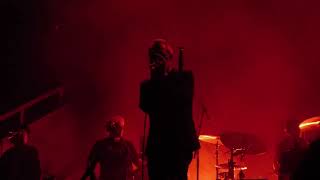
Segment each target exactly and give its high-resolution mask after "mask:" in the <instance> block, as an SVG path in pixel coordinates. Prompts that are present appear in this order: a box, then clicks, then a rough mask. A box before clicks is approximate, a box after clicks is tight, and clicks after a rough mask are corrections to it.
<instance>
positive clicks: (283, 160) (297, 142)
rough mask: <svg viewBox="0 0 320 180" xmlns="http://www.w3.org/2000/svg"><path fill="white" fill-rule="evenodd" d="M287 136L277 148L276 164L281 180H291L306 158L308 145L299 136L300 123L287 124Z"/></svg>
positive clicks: (292, 121) (294, 121)
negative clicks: (302, 160) (304, 157)
mask: <svg viewBox="0 0 320 180" xmlns="http://www.w3.org/2000/svg"><path fill="white" fill-rule="evenodd" d="M284 130H285V136H284V137H283V139H282V140H281V142H280V143H279V144H278V146H277V151H276V162H275V164H274V166H275V168H276V170H277V173H278V179H279V180H290V179H291V178H292V174H293V173H294V172H295V170H296V169H297V167H298V165H299V163H300V161H301V159H302V158H303V156H304V153H305V150H306V149H307V147H308V145H307V143H306V142H305V141H304V139H302V138H301V137H300V136H299V134H300V130H299V122H298V121H296V120H290V121H288V122H287V124H286V128H285V129H284Z"/></svg>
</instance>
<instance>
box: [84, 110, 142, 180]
mask: <svg viewBox="0 0 320 180" xmlns="http://www.w3.org/2000/svg"><path fill="white" fill-rule="evenodd" d="M124 125H125V120H124V118H122V117H121V116H114V117H112V118H111V120H110V121H108V122H107V124H106V130H107V132H108V136H107V137H106V138H104V139H102V140H99V141H97V142H96V143H95V145H94V146H93V148H92V150H91V152H90V155H89V160H88V166H87V170H86V172H85V173H84V175H83V176H82V179H83V180H84V179H86V178H87V177H88V176H90V178H91V179H96V177H95V174H94V169H95V167H96V165H97V163H99V164H100V178H99V179H100V180H129V179H132V178H133V176H134V173H135V171H137V169H138V154H137V152H136V149H135V148H134V146H133V144H132V143H131V142H130V141H128V140H126V139H124V138H123V137H122V134H123V128H124Z"/></svg>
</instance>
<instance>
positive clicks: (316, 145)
mask: <svg viewBox="0 0 320 180" xmlns="http://www.w3.org/2000/svg"><path fill="white" fill-rule="evenodd" d="M319 162H320V139H319V140H316V141H314V142H313V143H311V144H310V146H309V148H308V150H307V151H306V153H305V155H304V157H303V158H302V160H301V161H300V163H299V165H298V167H297V169H296V171H295V172H294V174H293V177H292V180H309V179H310V180H311V179H312V180H313V179H314V180H316V179H320V171H319V169H320V164H319Z"/></svg>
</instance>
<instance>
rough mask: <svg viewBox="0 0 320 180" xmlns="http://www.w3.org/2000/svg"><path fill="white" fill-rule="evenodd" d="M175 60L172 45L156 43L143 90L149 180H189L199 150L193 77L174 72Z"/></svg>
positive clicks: (164, 41)
mask: <svg viewBox="0 0 320 180" xmlns="http://www.w3.org/2000/svg"><path fill="white" fill-rule="evenodd" d="M172 57H173V49H172V47H171V46H170V45H169V43H168V42H167V41H166V40H163V39H158V40H155V41H154V43H153V45H152V47H151V48H150V49H149V60H150V69H151V78H150V79H148V80H145V81H143V82H142V84H141V87H140V108H141V109H142V110H143V111H144V112H145V113H147V114H148V115H149V120H150V129H149V135H148V139H147V147H146V156H147V158H148V174H149V179H150V180H158V179H159V180H172V179H175V180H186V179H187V172H188V167H189V164H190V162H191V160H192V153H193V152H194V151H195V150H197V149H199V148H200V145H199V141H198V138H197V135H196V131H195V127H194V122H193V118H192V101H193V89H194V80H193V75H192V72H190V71H179V72H178V71H176V70H174V69H173V67H172V65H173V60H172Z"/></svg>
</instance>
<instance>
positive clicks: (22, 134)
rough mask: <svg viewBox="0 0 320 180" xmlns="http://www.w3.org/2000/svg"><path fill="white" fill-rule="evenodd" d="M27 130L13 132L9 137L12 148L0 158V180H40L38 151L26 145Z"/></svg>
mask: <svg viewBox="0 0 320 180" xmlns="http://www.w3.org/2000/svg"><path fill="white" fill-rule="evenodd" d="M28 135H29V130H28V128H24V129H21V130H19V131H18V132H15V133H13V134H12V136H11V137H10V141H11V143H12V144H13V147H12V148H10V149H8V150H7V151H6V152H5V153H4V154H3V155H2V156H1V158H0V179H1V180H40V178H41V168H40V161H39V158H38V151H37V149H36V148H35V147H33V146H32V145H29V144H27V143H28Z"/></svg>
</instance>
